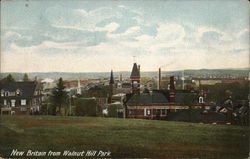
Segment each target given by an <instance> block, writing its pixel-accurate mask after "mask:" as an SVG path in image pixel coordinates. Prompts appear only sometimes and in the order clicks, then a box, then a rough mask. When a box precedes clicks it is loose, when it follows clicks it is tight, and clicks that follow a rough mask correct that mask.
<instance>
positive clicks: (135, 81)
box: [130, 63, 141, 94]
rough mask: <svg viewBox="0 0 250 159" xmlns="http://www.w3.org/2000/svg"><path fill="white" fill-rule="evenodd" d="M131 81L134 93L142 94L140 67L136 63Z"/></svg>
mask: <svg viewBox="0 0 250 159" xmlns="http://www.w3.org/2000/svg"><path fill="white" fill-rule="evenodd" d="M130 81H131V91H132V93H135V94H140V85H141V79H140V65H138V66H137V64H136V63H134V66H133V69H132V72H131V75H130Z"/></svg>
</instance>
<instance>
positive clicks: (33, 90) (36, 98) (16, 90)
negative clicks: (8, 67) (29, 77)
mask: <svg viewBox="0 0 250 159" xmlns="http://www.w3.org/2000/svg"><path fill="white" fill-rule="evenodd" d="M0 92H1V98H0V104H1V114H36V113H39V111H40V109H41V104H42V100H43V95H42V85H41V84H40V83H38V82H36V81H29V82H1V83H0Z"/></svg>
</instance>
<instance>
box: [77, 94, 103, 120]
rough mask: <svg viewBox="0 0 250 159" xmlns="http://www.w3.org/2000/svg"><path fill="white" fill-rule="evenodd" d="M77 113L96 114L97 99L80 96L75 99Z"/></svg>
mask: <svg viewBox="0 0 250 159" xmlns="http://www.w3.org/2000/svg"><path fill="white" fill-rule="evenodd" d="M75 106H76V112H75V113H76V115H80V116H96V114H97V110H98V108H97V103H96V101H95V99H83V98H79V99H76V100H75Z"/></svg>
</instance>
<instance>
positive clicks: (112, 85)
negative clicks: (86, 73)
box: [108, 70, 115, 103]
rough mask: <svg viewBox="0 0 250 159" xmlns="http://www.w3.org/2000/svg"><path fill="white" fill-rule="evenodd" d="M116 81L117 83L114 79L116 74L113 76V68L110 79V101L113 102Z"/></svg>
mask: <svg viewBox="0 0 250 159" xmlns="http://www.w3.org/2000/svg"><path fill="white" fill-rule="evenodd" d="M114 83H115V81H114V76H113V70H111V73H110V80H109V94H108V103H111V102H112V95H113V89H114Z"/></svg>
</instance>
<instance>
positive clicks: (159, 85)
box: [158, 68, 161, 90]
mask: <svg viewBox="0 0 250 159" xmlns="http://www.w3.org/2000/svg"><path fill="white" fill-rule="evenodd" d="M158 82H159V83H158V89H159V90H160V89H161V68H159V81H158Z"/></svg>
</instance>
